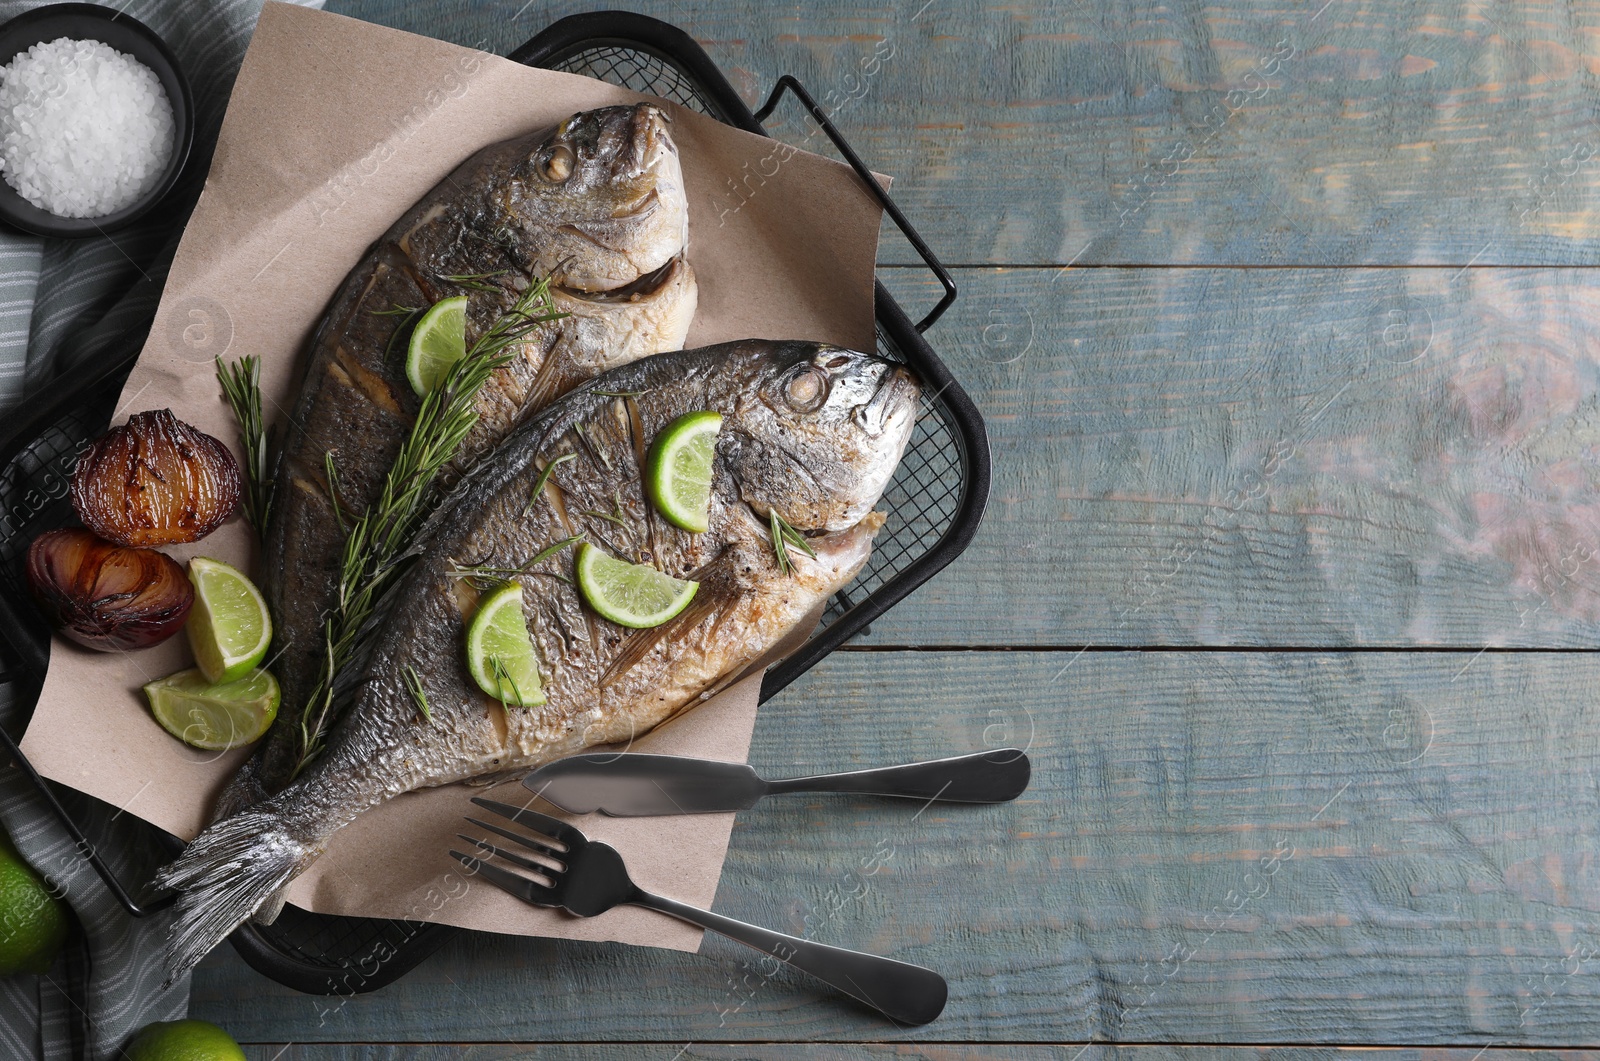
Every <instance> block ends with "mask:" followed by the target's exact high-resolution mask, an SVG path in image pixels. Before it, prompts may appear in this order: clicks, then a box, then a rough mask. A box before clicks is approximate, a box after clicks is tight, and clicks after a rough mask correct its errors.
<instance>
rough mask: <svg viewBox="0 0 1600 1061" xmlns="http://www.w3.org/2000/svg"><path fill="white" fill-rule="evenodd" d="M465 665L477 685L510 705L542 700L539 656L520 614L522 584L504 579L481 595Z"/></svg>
mask: <svg viewBox="0 0 1600 1061" xmlns="http://www.w3.org/2000/svg"><path fill="white" fill-rule="evenodd" d="M467 668H468V669H469V670H471V671H472V680H473V681H475V682H477V683H478V688H480V689H482V690H483V691H484V692H486V693H488V694H489V695H490V696H492V697H494V698H495V699H496V700H499V701H500V702H501V703H502V704H506V705H508V706H511V707H538V706H539V705H540V704H542V703H544V683H543V681H541V680H540V678H539V657H538V656H536V655H534V651H533V638H532V637H530V636H529V635H528V622H527V620H526V619H524V618H523V617H522V586H521V585H520V584H519V583H516V582H510V583H507V584H506V585H504V586H501V587H500V588H499V589H497V590H494V591H493V592H491V593H488V594H486V595H485V596H484V598H483V600H482V601H481V602H479V604H478V612H477V614H476V615H474V616H473V617H472V623H471V625H469V626H468V627H467Z"/></svg>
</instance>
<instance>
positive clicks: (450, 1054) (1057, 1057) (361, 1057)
mask: <svg viewBox="0 0 1600 1061" xmlns="http://www.w3.org/2000/svg"><path fill="white" fill-rule="evenodd" d="M245 1056H246V1057H247V1058H249V1061H513V1059H514V1061H660V1058H661V1056H662V1053H661V1047H660V1046H659V1045H656V1044H654V1043H650V1044H639V1043H584V1044H582V1045H570V1044H564V1043H543V1044H540V1043H474V1044H471V1045H457V1044H427V1045H421V1044H376V1043H361V1044H332V1043H326V1044H301V1043H256V1044H250V1045H247V1046H246V1047H245ZM1596 1056H1597V1055H1596V1053H1595V1052H1594V1051H1584V1050H1518V1049H1490V1050H1475V1049H1472V1048H1468V1047H1461V1048H1457V1049H1428V1050H1423V1049H1418V1048H1406V1047H1399V1048H1368V1049H1362V1048H1359V1047H1357V1048H1352V1049H1346V1050H1339V1051H1337V1052H1335V1051H1334V1050H1333V1049H1329V1048H1326V1047H1321V1048H1319V1047H1298V1048H1297V1047H1282V1046H1275V1047H1263V1046H1118V1045H1115V1044H1112V1043H1092V1044H1091V1043H1062V1044H1059V1045H1047V1044H1035V1045H1028V1046H1005V1045H996V1044H984V1045H971V1044H965V1043H958V1044H938V1045H928V1044H918V1045H916V1046H914V1047H907V1046H897V1045H890V1044H887V1043H851V1044H849V1045H847V1046H846V1045H841V1044H838V1043H825V1044H823V1043H818V1044H812V1043H783V1044H776V1043H772V1044H759V1043H758V1044H749V1043H739V1044H737V1045H718V1044H715V1043H695V1044H692V1045H691V1046H689V1047H688V1048H687V1049H685V1050H684V1051H683V1053H682V1055H681V1061H745V1059H750V1061H761V1059H765V1058H774V1059H776V1058H782V1059H785V1061H789V1059H792V1061H838V1059H839V1058H841V1057H859V1058H883V1059H885V1061H887V1059H890V1058H897V1057H913V1058H917V1059H919V1061H1113V1059H1114V1061H1335V1059H1337V1061H1594V1058H1595V1057H1596Z"/></svg>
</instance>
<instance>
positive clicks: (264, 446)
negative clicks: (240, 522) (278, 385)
mask: <svg viewBox="0 0 1600 1061" xmlns="http://www.w3.org/2000/svg"><path fill="white" fill-rule="evenodd" d="M217 382H218V383H219V384H221V385H222V396H223V397H224V398H226V399H227V401H228V405H229V406H230V407H231V408H232V409H233V418H234V420H235V421H236V422H237V423H238V425H239V440H240V442H241V443H242V444H243V445H244V479H245V488H244V515H245V518H246V519H248V520H249V521H250V526H252V527H254V528H255V532H256V536H257V537H259V538H262V539H265V537H266V533H267V518H268V517H269V516H270V515H271V514H272V488H273V485H274V484H273V479H272V476H271V473H270V470H269V469H268V466H267V459H268V456H269V453H270V450H271V447H272V432H271V430H270V429H269V428H268V427H266V426H265V425H264V424H263V423H262V420H261V359H260V358H259V357H256V356H255V355H253V354H251V355H248V356H245V357H241V358H240V359H239V360H237V361H235V362H233V363H232V364H225V363H224V362H223V360H222V358H220V357H219V358H217Z"/></svg>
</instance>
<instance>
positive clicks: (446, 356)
mask: <svg viewBox="0 0 1600 1061" xmlns="http://www.w3.org/2000/svg"><path fill="white" fill-rule="evenodd" d="M466 352H467V296H466V295H455V296H453V297H451V298H445V299H440V300H439V301H438V302H435V303H434V304H433V305H432V306H430V307H429V308H428V312H426V313H424V314H423V315H422V319H421V320H419V321H417V326H416V327H415V328H413V329H411V345H410V346H408V347H407V348H406V379H408V380H410V381H411V389H412V390H414V391H416V392H417V397H419V398H420V397H423V396H424V395H426V394H427V393H428V392H429V391H431V390H433V388H435V387H437V386H438V385H439V381H440V380H442V379H444V374H445V373H446V372H447V371H449V369H450V366H451V365H453V364H455V363H456V362H457V361H460V360H461V358H462V357H463V356H465V354H466Z"/></svg>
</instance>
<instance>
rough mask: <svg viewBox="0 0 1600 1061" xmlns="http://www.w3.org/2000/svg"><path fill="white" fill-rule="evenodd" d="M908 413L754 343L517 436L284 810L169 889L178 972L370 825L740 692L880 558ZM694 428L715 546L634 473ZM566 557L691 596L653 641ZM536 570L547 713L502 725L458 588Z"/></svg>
mask: <svg viewBox="0 0 1600 1061" xmlns="http://www.w3.org/2000/svg"><path fill="white" fill-rule="evenodd" d="M918 395H919V387H918V384H917V383H916V381H915V379H914V378H913V377H912V376H911V374H910V373H909V372H907V371H906V370H905V369H904V368H902V367H900V366H898V365H895V364H893V363H891V362H887V361H884V360H882V359H880V358H878V357H875V356H871V355H867V354H860V353H854V352H851V351H848V350H841V349H839V348H837V347H830V346H824V345H820V344H817V343H809V342H773V341H767V340H755V339H750V340H743V341H740V342H735V343H727V344H724V345H721V346H713V347H707V348H705V349H701V350H692V351H682V352H678V353H670V354H662V355H659V356H657V357H651V358H647V359H645V360H643V361H639V362H636V363H634V364H632V365H628V366H626V367H624V368H619V369H616V370H614V371H612V372H609V373H607V374H606V375H605V376H602V377H600V379H599V380H597V381H595V382H593V383H590V384H588V385H584V386H580V387H579V388H578V389H577V390H575V391H573V392H572V393H571V394H569V395H568V396H567V397H566V398H564V399H562V400H560V401H558V402H557V403H556V404H555V405H553V406H552V407H550V408H549V409H547V410H546V411H545V412H544V413H542V414H541V415H539V416H537V417H535V418H534V419H532V420H530V421H529V422H528V423H526V424H524V425H523V426H522V427H521V428H519V429H518V430H517V431H516V432H515V433H513V434H512V435H511V437H510V438H508V439H507V440H506V441H505V442H504V443H503V444H502V445H501V447H500V448H499V449H498V450H497V451H495V452H494V453H493V454H491V455H490V456H488V457H486V458H485V459H484V460H483V461H482V462H480V463H479V464H478V465H477V466H476V467H475V468H474V469H473V470H472V471H470V472H468V473H467V475H466V476H465V477H464V478H463V479H462V481H461V482H460V483H459V484H458V485H457V487H456V489H455V490H454V491H453V492H452V494H451V496H450V497H449V498H447V499H446V500H445V502H444V503H443V504H441V506H440V507H439V508H438V510H437V511H436V512H435V514H434V516H433V517H432V518H431V519H430V521H429V523H428V525H427V526H425V527H424V528H423V530H422V531H421V533H420V534H419V537H418V542H417V547H416V552H417V556H416V557H415V559H414V566H413V567H411V568H410V569H409V570H408V571H407V572H406V573H405V574H404V575H403V576H402V577H401V579H400V581H399V582H397V583H396V585H395V587H394V588H393V589H392V590H391V592H390V595H389V596H388V597H387V598H386V599H385V601H384V604H383V609H382V610H383V613H384V618H383V619H381V620H380V622H379V625H378V626H377V632H376V633H375V635H374V642H373V644H372V647H371V650H370V655H369V656H368V658H367V665H366V669H365V672H364V673H363V675H362V676H361V679H360V684H359V686H358V687H357V689H356V690H355V692H354V696H353V699H352V702H351V704H350V706H349V708H348V709H347V710H346V711H345V713H344V714H343V715H342V716H341V718H340V720H339V721H338V722H337V723H336V724H335V726H334V727H333V729H332V731H331V732H330V734H329V738H328V744H327V747H326V749H325V750H324V751H323V752H322V754H321V755H319V756H318V757H317V758H316V759H315V760H314V761H313V762H312V764H311V765H310V766H309V767H308V768H307V769H306V770H305V771H303V772H302V773H301V774H300V775H299V776H298V777H297V778H296V779H295V780H294V782H292V783H291V784H290V785H289V786H288V787H287V788H285V789H284V790H283V791H282V792H279V793H278V794H276V795H274V796H271V797H270V798H268V799H266V800H264V801H263V802H261V803H260V804H258V805H256V806H254V807H251V808H249V809H247V810H244V811H241V812H240V813H238V814H236V815H234V816H233V817H230V818H226V819H224V820H222V821H219V822H216V823H215V824H213V825H212V826H210V827H209V828H208V829H206V830H205V832H203V833H201V834H200V836H199V837H197V838H196V839H195V840H194V842H193V843H191V844H190V845H189V847H188V848H187V849H186V850H185V851H184V853H183V854H182V855H181V856H180V857H179V858H178V860H177V861H175V862H174V863H172V864H171V865H170V866H168V867H166V868H165V869H163V870H162V871H161V873H160V874H159V875H158V877H157V881H158V883H160V884H161V885H163V886H165V887H168V888H173V889H177V890H178V891H179V893H180V894H179V898H178V905H177V909H178V913H177V917H176V920H175V922H174V925H173V929H172V935H171V937H170V940H169V959H170V961H171V966H172V969H173V970H174V972H175V973H176V972H179V971H182V970H183V969H186V968H189V967H190V966H192V965H193V964H194V963H195V962H197V961H198V960H199V959H200V958H201V957H202V956H203V955H204V954H205V953H206V952H207V951H208V950H210V949H211V948H212V947H213V946H215V945H216V944H217V943H218V942H219V941H220V940H222V939H223V938H224V937H226V936H227V935H228V933H230V932H232V931H233V929H234V928H235V927H237V926H238V925H239V924H240V923H241V922H243V921H244V920H245V919H246V918H248V917H250V916H251V914H252V913H253V912H254V911H255V910H256V909H257V908H259V907H261V906H262V905H263V903H265V902H266V901H267V900H268V899H269V897H271V896H273V895H274V894H275V893H278V892H279V891H280V889H282V888H283V887H284V886H285V885H286V884H287V883H288V882H289V881H290V880H292V879H293V878H294V877H295V876H296V875H298V874H299V873H300V872H301V871H302V870H304V869H305V868H306V867H307V866H308V865H310V864H311V862H312V861H313V860H315V859H316V858H317V856H318V855H319V854H320V853H321V852H322V850H323V849H324V847H325V846H326V844H327V842H328V839H329V837H331V836H332V835H333V833H334V832H335V831H337V830H338V829H339V828H341V827H342V826H344V825H345V824H347V823H348V822H350V821H351V820H352V819H354V818H355V817H356V815H358V814H360V813H361V812H362V811H363V810H365V809H367V808H369V807H372V806H375V805H377V804H379V803H381V802H383V801H385V800H388V799H390V798H392V797H394V796H397V795H399V794H401V793H403V792H409V791H411V790H413V789H418V788H424V787H429V786H434V785H444V784H449V783H451V782H454V781H463V780H468V779H474V778H485V777H490V776H495V775H513V774H517V773H522V772H525V771H526V770H528V769H530V768H531V767H534V766H537V765H539V764H540V763H544V762H547V761H549V760H551V759H555V758H559V757H561V756H563V755H569V754H571V753H573V752H577V751H579V750H581V749H583V748H586V747H590V746H592V745H596V744H606V743H612V742H617V741H625V740H628V739H629V738H631V737H633V736H635V735H638V734H642V733H644V732H646V731H648V730H650V729H651V728H653V727H655V726H657V725H659V724H661V723H662V722H665V721H666V720H667V719H669V718H671V717H672V716H673V715H675V714H677V713H678V712H681V711H683V710H685V709H686V708H689V707H692V706H693V705H694V704H696V703H699V702H700V701H701V700H703V699H706V698H707V697H709V696H710V695H711V694H712V693H713V692H714V691H716V690H717V689H718V688H720V687H721V685H722V684H724V683H725V682H727V681H729V680H731V679H732V678H733V677H735V676H737V675H738V673H739V672H740V671H741V670H743V669H744V668H745V667H746V666H747V665H748V664H750V663H751V662H753V661H755V660H757V659H758V658H760V657H761V656H762V655H763V654H764V653H765V652H767V650H768V649H770V648H771V647H772V646H773V645H775V644H776V643H777V642H778V641H779V640H780V639H781V638H782V637H783V636H784V635H785V634H786V633H788V632H789V631H790V630H791V629H793V628H794V627H795V626H796V625H797V624H798V623H800V622H801V621H802V620H803V619H804V618H805V617H806V616H807V615H808V614H809V613H810V612H811V611H812V609H813V608H814V607H815V606H817V605H819V604H820V603H822V602H823V601H825V600H826V599H827V598H828V597H830V596H832V595H833V594H834V593H835V592H836V591H838V590H839V589H840V588H841V587H843V586H844V585H845V584H847V583H848V582H849V581H850V580H851V579H852V578H853V577H854V576H855V574H856V572H857V571H859V570H860V569H861V566H862V565H863V564H864V563H865V562H866V560H867V557H868V555H869V553H870V551H871V543H872V537H873V535H874V534H875V533H876V532H877V530H878V528H879V527H881V526H882V524H883V517H882V515H881V514H879V513H876V512H873V511H872V506H873V505H874V504H876V503H877V500H878V498H879V496H880V495H881V494H882V492H883V489H884V487H885V485H886V484H887V483H888V481H889V478H890V476H891V475H892V474H893V473H894V469H895V466H896V465H897V464H898V462H899V459H900V456H901V453H902V452H903V450H904V448H905V445H906V440H907V439H908V438H909V436H910V433H911V428H912V424H913V420H914V418H915V415H916V407H917V401H918ZM699 410H714V411H716V412H718V413H720V414H721V415H722V417H723V421H722V427H721V431H720V433H719V434H718V436H717V441H716V449H715V458H714V460H713V472H712V475H713V478H712V487H711V495H712V496H711V509H710V517H709V524H708V530H707V531H706V532H705V533H700V534H693V533H689V532H687V531H683V530H679V529H678V528H676V527H674V526H673V525H672V524H670V523H668V522H667V521H666V520H665V519H663V518H662V517H661V516H660V515H659V514H658V513H657V512H656V511H655V510H654V508H653V507H652V505H651V504H650V502H649V501H648V500H647V499H646V496H645V494H644V491H643V483H642V469H643V466H644V463H645V460H646V447H647V445H648V444H649V443H650V442H651V440H652V439H653V438H654V437H655V436H656V434H657V433H658V432H660V431H661V430H662V428H663V427H664V426H665V425H667V424H668V423H670V422H671V421H673V420H674V419H675V418H677V417H679V416H682V415H684V414H686V413H689V412H694V411H699ZM541 480H543V486H542V489H540V483H541ZM535 491H537V493H535ZM774 512H775V513H776V514H777V515H778V516H779V517H781V518H782V519H783V520H785V521H787V522H788V524H790V525H791V527H792V528H793V529H794V530H796V531H798V532H800V533H801V534H803V535H805V540H806V543H807V545H808V546H809V547H810V551H811V552H813V553H814V554H815V556H809V555H806V554H805V553H804V552H802V551H801V550H800V549H794V548H791V549H790V550H788V551H787V563H786V564H780V562H779V558H778V555H777V552H776V550H775V548H774V543H773V542H772V540H771V538H770V536H769V527H771V526H773V521H772V519H771V514H772V513H774ZM574 538H581V539H582V540H583V541H584V542H587V543H589V544H590V545H592V546H595V547H599V548H603V549H604V550H605V551H606V552H608V553H610V554H611V555H612V556H614V557H619V558H622V559H625V560H628V561H630V562H641V563H649V564H653V565H654V566H656V567H657V568H659V569H661V570H663V571H665V572H666V573H668V574H670V575H673V576H674V577H677V578H688V579H693V580H695V581H697V582H698V583H699V589H698V590H697V592H696V594H695V596H694V598H693V600H692V602H691V603H690V604H689V606H688V607H687V609H685V610H684V611H683V612H682V613H681V614H679V615H678V616H677V617H676V618H674V619H671V620H669V621H668V622H666V623H665V624H663V625H661V626H658V627H656V628H654V629H646V630H631V629H628V628H626V627H623V626H619V625H617V624H615V623H612V622H610V621H609V620H607V619H603V618H601V617H600V616H599V615H597V614H595V613H594V612H593V611H591V610H589V608H588V607H587V606H586V605H585V604H584V602H583V600H582V598H581V596H580V592H579V590H578V588H576V586H575V585H574V579H575V567H576V561H575V554H576V552H577V549H576V548H575V547H574V548H565V549H561V550H558V551H555V552H550V551H549V549H550V546H551V545H553V544H555V543H560V542H563V541H568V540H570V539H574ZM541 554H545V555H544V558H543V559H540V560H538V562H537V563H533V564H532V565H531V566H528V567H526V569H525V570H524V571H523V572H522V573H520V574H517V575H516V576H515V578H516V581H518V582H519V583H520V584H521V589H522V600H523V615H524V618H525V619H526V621H527V624H528V629H529V632H530V634H531V637H532V641H533V644H534V649H535V654H536V656H537V658H538V661H539V669H540V671H541V680H542V682H543V689H544V693H545V695H546V700H545V703H544V704H543V705H542V706H538V707H509V708H508V707H505V706H503V705H502V704H501V703H499V702H497V701H496V700H494V699H492V698H491V697H489V696H488V695H486V694H484V693H482V692H480V691H479V687H478V685H477V684H476V683H475V682H474V681H473V679H472V677H471V676H470V674H469V671H468V662H467V658H466V656H467V653H466V650H465V647H464V646H465V630H466V626H467V619H468V617H469V616H471V615H472V614H473V611H474V608H475V606H476V603H477V600H478V597H479V593H480V591H479V589H478V588H476V587H475V585H474V581H473V578H472V577H470V573H469V572H468V570H467V569H477V570H479V571H482V570H493V571H498V572H509V571H513V570H516V569H519V568H523V567H524V565H527V564H528V562H529V561H530V560H533V559H537V558H539V557H540V556H541ZM417 685H420V690H419V689H418V688H417V687H416V686H417ZM419 692H420V693H421V694H422V695H421V696H419V695H418V694H419ZM424 703H425V704H426V705H427V710H426V712H424V711H423V710H422V709H421V706H420V705H421V704H424ZM438 855H439V858H440V859H441V860H443V858H444V857H445V856H444V852H443V851H442V850H441V851H440V852H438Z"/></svg>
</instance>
